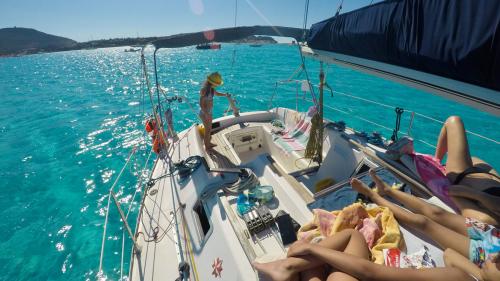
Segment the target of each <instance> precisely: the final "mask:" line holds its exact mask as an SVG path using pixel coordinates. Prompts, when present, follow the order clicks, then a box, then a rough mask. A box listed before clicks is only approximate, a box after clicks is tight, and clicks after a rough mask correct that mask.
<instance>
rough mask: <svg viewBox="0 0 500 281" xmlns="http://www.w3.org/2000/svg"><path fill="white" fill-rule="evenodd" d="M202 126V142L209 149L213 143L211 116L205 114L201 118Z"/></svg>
mask: <svg viewBox="0 0 500 281" xmlns="http://www.w3.org/2000/svg"><path fill="white" fill-rule="evenodd" d="M203 126H205V133H204V135H203V142H204V144H205V149H206V150H210V149H212V148H213V147H214V146H216V145H215V144H213V143H211V139H212V118H211V117H207V116H205V117H204V118H203Z"/></svg>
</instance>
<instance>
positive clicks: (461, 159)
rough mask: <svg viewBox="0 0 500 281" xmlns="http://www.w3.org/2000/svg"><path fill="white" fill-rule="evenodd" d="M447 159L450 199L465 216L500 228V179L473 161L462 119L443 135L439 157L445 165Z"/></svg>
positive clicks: (448, 124) (483, 164) (445, 128)
mask: <svg viewBox="0 0 500 281" xmlns="http://www.w3.org/2000/svg"><path fill="white" fill-rule="evenodd" d="M445 155H447V159H446V165H445V170H446V177H447V178H448V179H449V181H450V183H451V184H452V186H450V187H449V195H450V196H451V199H452V200H453V202H455V204H456V205H457V207H458V209H459V210H460V212H461V214H462V215H463V216H465V217H473V218H475V219H478V220H480V221H482V222H484V223H488V224H492V225H500V204H498V202H499V201H500V177H499V176H498V174H497V172H496V171H495V170H494V169H493V168H492V167H491V166H490V165H488V164H487V163H486V162H484V161H482V160H481V159H479V158H475V157H471V155H470V151H469V145H468V142H467V136H466V134H465V128H464V124H463V122H462V120H461V119H460V117H457V116H451V117H449V118H448V119H447V120H446V122H445V123H444V125H443V127H442V129H441V133H440V134H439V138H438V142H437V147H436V153H435V157H436V158H437V159H439V161H442V160H443V158H444V156H445Z"/></svg>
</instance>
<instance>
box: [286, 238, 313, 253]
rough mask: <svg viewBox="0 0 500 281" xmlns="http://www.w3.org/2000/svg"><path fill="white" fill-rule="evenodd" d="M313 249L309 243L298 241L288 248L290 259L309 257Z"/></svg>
mask: <svg viewBox="0 0 500 281" xmlns="http://www.w3.org/2000/svg"><path fill="white" fill-rule="evenodd" d="M310 249H311V244H310V243H309V242H303V241H297V242H295V243H293V244H292V246H290V248H288V253H287V256H288V257H297V256H304V255H308V254H309V251H310Z"/></svg>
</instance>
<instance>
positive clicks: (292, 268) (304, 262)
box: [253, 229, 366, 281]
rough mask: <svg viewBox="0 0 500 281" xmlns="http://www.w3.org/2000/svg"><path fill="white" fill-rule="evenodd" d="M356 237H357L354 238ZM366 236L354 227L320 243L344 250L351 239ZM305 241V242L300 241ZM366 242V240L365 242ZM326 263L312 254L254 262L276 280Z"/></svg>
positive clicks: (259, 268) (279, 280)
mask: <svg viewBox="0 0 500 281" xmlns="http://www.w3.org/2000/svg"><path fill="white" fill-rule="evenodd" d="M352 237H355V238H352ZM360 237H361V239H363V240H362V241H363V242H364V238H363V237H362V236H361V234H360V233H359V232H357V231H356V230H353V229H347V230H343V231H341V232H339V233H336V234H335V235H333V236H331V237H327V238H325V239H323V241H321V242H319V243H318V245H320V246H322V247H325V248H328V249H333V250H337V251H344V250H345V249H346V247H347V245H348V244H349V243H350V241H351V239H358V240H359V238H360ZM299 243H304V242H299ZM364 243H365V244H366V242H364ZM324 264H325V263H324V262H323V261H321V260H319V259H317V258H315V257H312V256H308V255H305V256H299V257H287V258H286V259H282V260H277V261H273V262H269V263H257V262H254V263H253V266H254V267H255V269H257V270H258V271H259V272H262V273H263V274H264V275H266V276H268V277H270V278H271V280H274V281H281V280H288V279H290V278H291V277H292V276H294V275H295V274H297V273H299V272H303V271H305V270H309V269H313V268H317V267H319V266H322V265H324Z"/></svg>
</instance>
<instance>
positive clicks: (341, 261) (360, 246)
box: [253, 229, 494, 281]
mask: <svg viewBox="0 0 500 281" xmlns="http://www.w3.org/2000/svg"><path fill="white" fill-rule="evenodd" d="M369 258H370V251H369V249H368V246H367V245H366V241H365V239H364V237H363V236H362V235H361V234H360V233H359V232H358V231H356V230H353V229H346V230H343V231H341V232H338V233H337V234H335V235H334V236H331V237H327V238H325V239H324V240H322V241H321V242H319V243H317V244H311V243H306V242H296V243H294V244H293V245H292V246H291V247H290V248H289V250H288V257H287V258H286V259H282V260H278V261H274V262H270V263H254V264H253V265H254V267H255V268H256V269H257V270H258V271H259V272H261V273H262V274H264V275H266V276H267V277H269V278H270V279H271V280H273V281H285V280H292V281H299V280H307V281H313V280H314V281H319V280H327V281H356V280H374V281H375V280H380V281H392V280H394V281H401V280H408V281H413V280H415V281H417V280H418V281H420V280H421V281H424V280H425V281H428V280H451V281H474V280H476V279H475V278H474V277H472V276H471V275H469V274H467V273H466V272H465V271H463V270H461V269H459V268H455V267H443V268H432V269H401V268H394V267H386V266H383V265H378V264H375V263H373V262H371V261H370V260H369ZM493 277H494V276H493ZM490 280H493V279H490Z"/></svg>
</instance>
